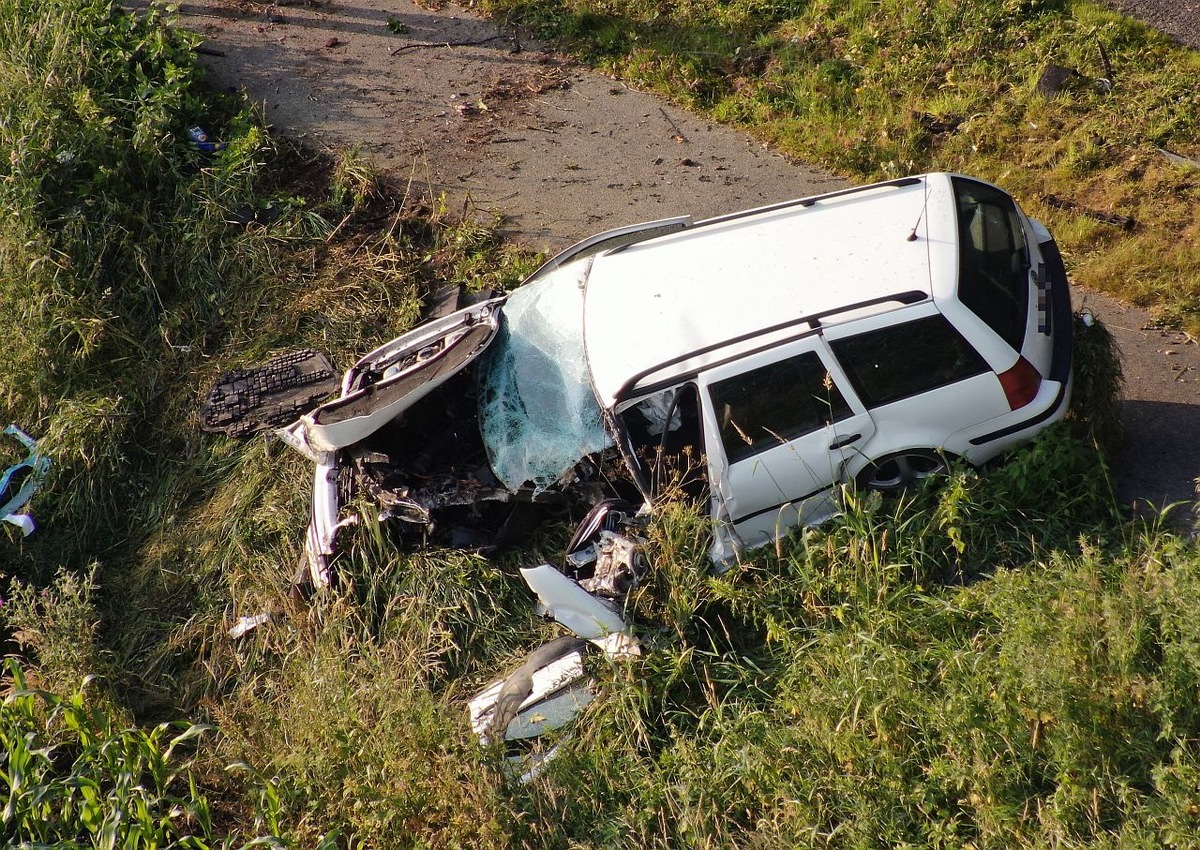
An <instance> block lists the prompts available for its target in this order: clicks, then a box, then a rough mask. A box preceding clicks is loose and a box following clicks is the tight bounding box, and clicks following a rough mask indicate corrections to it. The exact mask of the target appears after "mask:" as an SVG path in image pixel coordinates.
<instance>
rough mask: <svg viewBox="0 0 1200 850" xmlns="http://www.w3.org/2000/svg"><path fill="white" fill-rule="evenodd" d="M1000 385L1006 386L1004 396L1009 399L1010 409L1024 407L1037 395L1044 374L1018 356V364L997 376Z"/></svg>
mask: <svg viewBox="0 0 1200 850" xmlns="http://www.w3.org/2000/svg"><path fill="white" fill-rule="evenodd" d="M996 377H997V378H999V379H1000V386H1002V387H1004V397H1005V398H1006V399H1008V407H1009V409H1010V410H1016V409H1017V408H1020V407H1024V406H1025V405H1027V404H1029V402H1031V401H1033V399H1034V398H1035V397H1036V396H1037V393H1038V387H1040V386H1041V385H1042V376H1041V375H1039V374H1038V370H1037V369H1034V368H1033V364H1032V363H1030V362H1029V361H1028V360H1026V359H1025V358H1024V357H1018V358H1017V362H1016V364H1015V365H1014V366H1013V367H1012V368H1011V369H1009V370H1008V371H1007V372H1001V373H1000V374H999V375H997V376H996Z"/></svg>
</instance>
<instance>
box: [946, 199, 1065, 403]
mask: <svg viewBox="0 0 1200 850" xmlns="http://www.w3.org/2000/svg"><path fill="white" fill-rule="evenodd" d="M952 180H953V184H954V194H955V200H956V206H957V213H958V242H959V274H958V296H959V300H960V301H961V302H962V304H963V305H964V306H966V307H967V308H968V309H969V310H970V311H971V312H973V313H974V314H975V315H976V316H977V317H979V319H981V320H982V321H983V322H984V323H985V324H986V325H987V326H988V327H989V328H991V329H992V331H994V332H995V333H996V335H997V336H999V337H1000V338H1001V339H1002V340H1003V341H1004V342H1005V343H1006V344H1007V345H1008V347H1009V349H1010V350H1011V352H1012V354H1015V355H1018V356H1017V358H1016V360H1015V362H1013V363H1012V364H1011V366H1006V368H1002V369H1000V371H998V373H997V374H998V377H999V379H1000V383H1001V385H1002V387H1003V389H1004V392H1005V395H1006V397H1007V398H1008V401H1009V405H1010V407H1011V408H1012V409H1013V410H1016V409H1018V408H1021V407H1023V406H1025V405H1026V404H1029V403H1030V402H1031V401H1032V400H1033V399H1034V397H1035V396H1037V394H1038V390H1039V387H1040V384H1041V382H1042V381H1043V380H1050V381H1055V382H1057V383H1061V384H1065V383H1066V382H1067V379H1068V377H1069V375H1070V344H1071V301H1070V293H1069V292H1068V290H1067V280H1066V272H1065V270H1064V269H1063V267H1062V259H1061V257H1060V256H1059V255H1058V250H1057V248H1056V247H1055V245H1054V241H1053V239H1052V238H1051V237H1050V234H1049V232H1048V231H1047V230H1046V228H1045V227H1043V226H1042V225H1040V224H1039V223H1037V222H1034V221H1032V220H1030V219H1029V218H1027V217H1026V216H1025V215H1024V214H1023V213H1022V212H1021V211H1020V210H1019V209H1018V208H1017V206H1016V204H1015V202H1014V201H1013V199H1012V198H1011V197H1010V196H1009V195H1007V194H1006V193H1005V192H1003V191H1001V190H1000V189H997V188H996V187H994V186H990V185H988V184H986V183H981V182H979V181H976V180H971V179H969V178H965V177H959V176H955V177H953V178H952Z"/></svg>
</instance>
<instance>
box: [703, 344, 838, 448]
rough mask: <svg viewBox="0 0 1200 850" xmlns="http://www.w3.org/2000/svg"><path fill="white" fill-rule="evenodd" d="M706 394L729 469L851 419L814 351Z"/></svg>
mask: <svg viewBox="0 0 1200 850" xmlns="http://www.w3.org/2000/svg"><path fill="white" fill-rule="evenodd" d="M709 393H710V395H711V397H712V403H713V410H714V411H715V413H716V416H717V423H718V425H719V427H720V431H721V442H722V444H723V445H724V447H725V456H726V458H727V459H728V461H729V462H730V463H735V462H737V461H739V460H743V459H745V458H747V457H751V456H752V455H756V454H758V453H760V452H764V451H766V450H768V449H771V448H774V447H775V446H778V445H781V444H783V443H786V442H789V441H791V440H794V439H796V438H797V437H801V436H803V435H804V434H807V433H810V432H812V431H816V430H817V429H819V428H823V427H824V426H825V425H827V424H829V423H831V422H836V421H838V420H839V419H844V418H846V417H847V416H850V415H851V410H850V405H848V404H847V403H846V400H845V398H843V396H842V394H841V392H840V391H839V390H838V388H837V386H836V385H835V384H834V383H833V380H832V378H831V377H830V375H829V372H828V370H827V369H826V368H825V364H824V363H822V362H821V358H820V357H818V356H817V354H816V352H812V351H807V352H804V353H803V354H800V355H797V356H795V357H788V358H787V359H784V360H779V361H776V362H775V363H771V364H770V365H767V366H762V367H760V368H758V369H751V370H750V371H748V372H743V373H742V374H740V375H735V376H734V377H732V378H726V379H724V380H721V381H716V382H714V383H713V384H712V385H711V386H710V387H709Z"/></svg>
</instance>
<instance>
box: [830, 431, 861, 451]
mask: <svg viewBox="0 0 1200 850" xmlns="http://www.w3.org/2000/svg"><path fill="white" fill-rule="evenodd" d="M861 439H862V434H851V435H850V436H849V437H842V438H841V439H840V440H834V441H833V442H832V443H830V444H829V449H830V451H832V450H834V449H841V448H845V447H846V446H848V445H850V444H851V443H854V442H857V441H859V440H861Z"/></svg>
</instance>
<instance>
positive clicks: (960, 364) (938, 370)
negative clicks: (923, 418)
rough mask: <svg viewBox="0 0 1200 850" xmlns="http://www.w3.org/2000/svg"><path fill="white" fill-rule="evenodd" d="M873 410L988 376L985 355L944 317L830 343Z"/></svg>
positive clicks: (870, 332)
mask: <svg viewBox="0 0 1200 850" xmlns="http://www.w3.org/2000/svg"><path fill="white" fill-rule="evenodd" d="M830 347H832V348H833V353H834V354H836V355H837V358H838V361H839V362H840V363H841V364H842V368H843V369H845V370H846V374H847V375H848V376H849V378H850V383H851V385H852V386H853V387H854V390H855V392H857V393H858V395H859V397H860V398H861V399H862V401H863V404H865V405H866V406H867V407H868V408H872V407H879V406H881V405H884V404H888V403H889V402H893V401H899V400H900V399H902V398H908V397H909V396H914V395H918V394H920V393H923V392H928V391H929V390H932V389H936V388H938V387H942V386H945V385H947V384H952V383H954V382H956V381H962V380H965V379H966V378H970V377H973V376H975V375H979V374H982V373H983V372H986V371H988V365H987V363H986V362H984V359H983V358H982V357H980V356H979V353H978V352H977V351H975V349H973V348H972V347H971V346H970V344H968V343H967V341H966V340H965V339H963V337H962V334H960V333H959V332H958V331H957V330H955V329H954V326H953V325H951V324H950V322H948V321H947V320H946V318H945V317H944V316H942V315H941V314H940V313H939V314H935V315H933V316H926V317H925V318H923V319H916V320H915V321H911V322H903V323H901V324H897V325H890V326H888V327H885V328H880V329H878V330H874V331H869V332H867V333H863V334H858V335H857V336H852V337H847V338H845V339H839V340H833V341H831V342H830Z"/></svg>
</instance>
